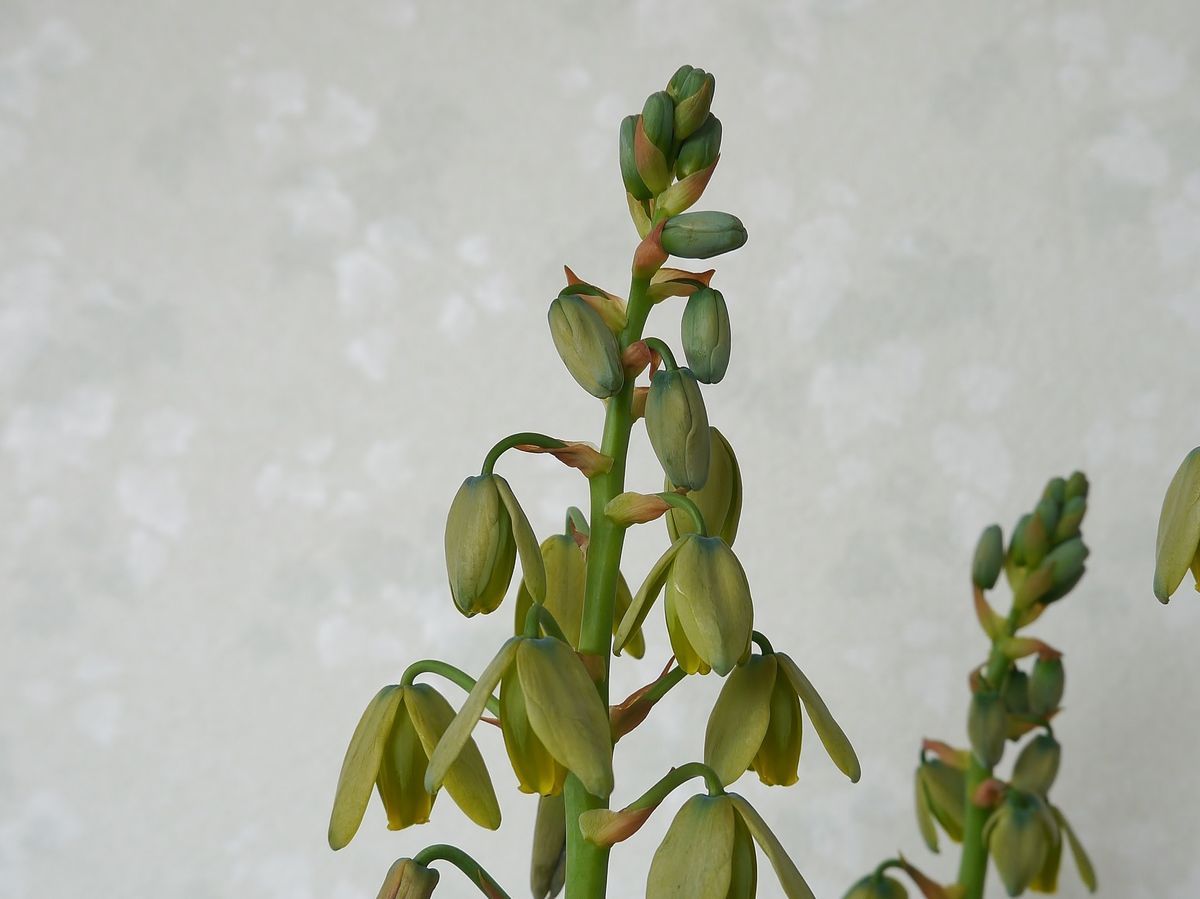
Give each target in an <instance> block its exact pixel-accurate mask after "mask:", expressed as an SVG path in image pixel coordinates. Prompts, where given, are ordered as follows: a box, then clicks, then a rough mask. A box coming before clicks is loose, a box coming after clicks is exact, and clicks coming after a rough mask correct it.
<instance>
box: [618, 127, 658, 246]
mask: <svg viewBox="0 0 1200 899" xmlns="http://www.w3.org/2000/svg"><path fill="white" fill-rule="evenodd" d="M637 123H638V117H637V116H636V115H628V116H625V118H624V119H622V120H621V135H620V138H621V139H620V144H619V160H620V163H621V180H622V181H623V182H625V190H626V191H627V192H628V193H629V195H630V196H632V197H633V198H634V199H635V200H649V199H651V198H653V196H654V191H652V190H650V188H648V187H647V186H646V182H645V181H643V180H642V176H641V175H640V174H639V173H638V167H637V157H636V156H635V155H634V151H633V137H634V132H635V131H636V130H637ZM643 236H645V235H643Z"/></svg>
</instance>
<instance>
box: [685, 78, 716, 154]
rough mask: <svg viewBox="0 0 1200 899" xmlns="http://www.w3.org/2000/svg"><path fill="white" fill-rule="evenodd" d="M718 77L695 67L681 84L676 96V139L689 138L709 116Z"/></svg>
mask: <svg viewBox="0 0 1200 899" xmlns="http://www.w3.org/2000/svg"><path fill="white" fill-rule="evenodd" d="M716 89H717V81H716V79H715V78H714V77H713V76H712V75H710V74H708V73H707V72H705V71H704V70H703V69H693V70H692V71H691V72H690V73H689V74H688V76H687V78H685V79H684V81H683V84H682V85H681V86H680V89H679V94H678V96H677V97H676V98H675V99H676V103H675V139H676V140H685V139H687V138H688V137H689V136H690V135H691V134H692V133H693V132H695V130H696V129H697V128H699V127H700V126H701V125H703V124H704V121H705V119H707V118H708V111H709V109H711V108H712V101H713V94H714V93H715V92H716Z"/></svg>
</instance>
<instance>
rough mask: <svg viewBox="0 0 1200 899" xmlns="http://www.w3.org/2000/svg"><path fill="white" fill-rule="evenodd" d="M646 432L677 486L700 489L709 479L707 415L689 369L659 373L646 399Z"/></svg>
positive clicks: (697, 385)
mask: <svg viewBox="0 0 1200 899" xmlns="http://www.w3.org/2000/svg"><path fill="white" fill-rule="evenodd" d="M646 433H647V434H648V435H649V437H650V445H651V446H652V447H653V448H654V455H656V456H657V457H658V462H659V464H660V465H661V466H662V468H663V471H664V472H666V475H667V477H668V478H670V480H671V482H672V483H673V484H675V486H676V487H683V488H685V489H687V490H699V489H700V488H701V487H703V486H704V483H705V481H706V480H707V479H708V463H709V456H710V446H709V435H708V413H707V412H706V411H705V408H704V397H702V396H701V395H700V385H699V384H698V383H697V382H696V376H695V375H694V374H692V372H691V371H690V370H688V369H686V368H676V369H673V370H671V371H660V372H659V373H658V374H656V375H655V376H654V380H653V381H651V382H650V393H649V395H648V396H647V397H646Z"/></svg>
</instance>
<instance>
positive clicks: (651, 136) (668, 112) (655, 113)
mask: <svg viewBox="0 0 1200 899" xmlns="http://www.w3.org/2000/svg"><path fill="white" fill-rule="evenodd" d="M642 127H643V128H645V129H646V138H647V139H648V140H649V141H650V143H652V144H654V146H656V147H658V149H659V151H660V152H661V153H662V154H663V156H664V157H666V158H667V160H670V158H671V149H672V143H673V141H674V140H675V101H674V100H672V99H671V95H670V94H668V93H667V92H666V91H658V92H657V93H653V94H651V95H650V96H649V97H647V98H646V103H645V105H644V106H643V107H642Z"/></svg>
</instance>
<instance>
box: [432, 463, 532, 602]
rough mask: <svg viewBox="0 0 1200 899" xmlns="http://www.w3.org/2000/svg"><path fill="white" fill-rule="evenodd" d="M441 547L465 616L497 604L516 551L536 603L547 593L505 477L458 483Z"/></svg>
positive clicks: (526, 525)
mask: <svg viewBox="0 0 1200 899" xmlns="http://www.w3.org/2000/svg"><path fill="white" fill-rule="evenodd" d="M445 547H446V572H447V574H448V576H449V579H450V594H451V596H453V598H454V605H455V606H457V608H458V610H459V611H460V612H462V613H463V615H465V616H467V617H468V618H471V617H472V616H474V615H478V614H479V613H480V612H482V613H484V614H485V615H486V614H487V613H489V612H494V611H495V610H496V608H497V607H499V605H500V603H501V601H502V600H503V599H504V594H505V593H507V592H508V585H509V582H510V581H511V580H512V574H513V568H514V567H515V564H516V558H517V555H518V554H519V555H520V556H521V570H522V574H523V576H524V580H525V583H526V584H528V585H529V591H530V593H531V594H532V595H533V596H534V597H535V598H536V599H537V600H538V601H539V602H540V601H541V600H543V599H544V598H545V596H546V571H545V566H544V565H543V564H542V556H541V553H540V552H539V550H538V542H537V537H536V536H534V533H533V528H532V527H530V525H529V519H528V518H526V517H525V512H524V511H523V510H522V509H521V505H520V503H518V502H517V498H516V496H514V495H513V492H512V488H511V487H509V485H508V481H506V480H504V478H502V477H500V475H498V474H493V473H490V472H489V473H485V474H480V475H475V476H474V477H469V478H467V479H466V480H465V481H463V482H462V486H461V487H459V488H458V493H456V494H455V495H454V501H453V502H452V503H451V504H450V514H449V515H448V516H447V517H446V537H445Z"/></svg>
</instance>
